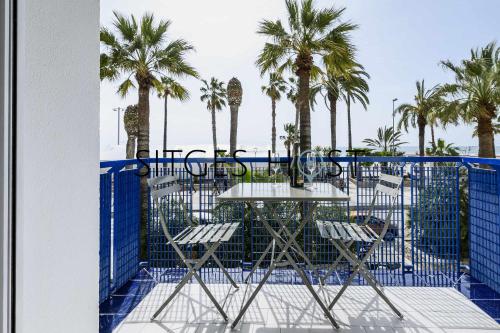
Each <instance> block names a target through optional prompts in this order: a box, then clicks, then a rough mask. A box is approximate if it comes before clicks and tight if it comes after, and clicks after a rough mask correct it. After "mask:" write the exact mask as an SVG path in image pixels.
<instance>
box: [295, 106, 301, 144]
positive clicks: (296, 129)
mask: <svg viewBox="0 0 500 333" xmlns="http://www.w3.org/2000/svg"><path fill="white" fill-rule="evenodd" d="M299 126H300V109H299V103H298V102H295V133H294V135H295V137H296V136H297V133H299Z"/></svg>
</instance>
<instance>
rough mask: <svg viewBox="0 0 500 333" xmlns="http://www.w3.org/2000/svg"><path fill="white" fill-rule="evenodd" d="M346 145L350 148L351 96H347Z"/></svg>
mask: <svg viewBox="0 0 500 333" xmlns="http://www.w3.org/2000/svg"><path fill="white" fill-rule="evenodd" d="M346 104H347V145H348V147H349V150H352V126H351V96H347V103H346Z"/></svg>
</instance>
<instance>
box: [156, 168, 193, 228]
mask: <svg viewBox="0 0 500 333" xmlns="http://www.w3.org/2000/svg"><path fill="white" fill-rule="evenodd" d="M178 179H179V178H178V177H177V176H174V175H167V176H159V177H154V178H150V179H148V185H149V187H150V189H151V197H152V198H153V200H154V203H155V205H156V208H157V209H159V210H161V211H159V214H158V215H159V217H160V222H161V223H162V227H166V224H167V221H166V220H167V219H166V217H165V212H164V211H163V210H162V209H161V205H160V203H159V199H162V198H166V197H168V195H170V194H176V193H177V194H179V199H178V201H179V204H180V206H181V209H182V212H183V215H184V218H185V219H186V222H187V224H188V225H189V226H192V225H193V222H192V221H191V218H190V216H189V212H188V210H187V207H186V204H185V203H184V200H183V198H182V194H181V193H180V192H181V186H180V185H179V183H178V182H177V181H178Z"/></svg>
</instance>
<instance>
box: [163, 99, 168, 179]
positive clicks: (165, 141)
mask: <svg viewBox="0 0 500 333" xmlns="http://www.w3.org/2000/svg"><path fill="white" fill-rule="evenodd" d="M167 99H168V92H167V91H165V100H164V102H163V103H164V106H163V107H164V115H163V158H167V152H166V150H167V110H168V109H167ZM165 168H167V163H163V169H165Z"/></svg>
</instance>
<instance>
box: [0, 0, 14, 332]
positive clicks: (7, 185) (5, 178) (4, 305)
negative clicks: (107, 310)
mask: <svg viewBox="0 0 500 333" xmlns="http://www.w3.org/2000/svg"><path fill="white" fill-rule="evenodd" d="M15 2H16V0H7V1H2V2H1V3H0V15H2V19H1V20H0V22H2V23H1V24H0V36H1V39H0V40H1V42H0V64H1V65H0V78H1V84H0V103H1V107H0V124H1V126H2V130H1V131H0V156H1V160H0V187H1V189H0V226H1V227H0V301H1V302H0V330H1V331H2V332H9V333H13V332H14V329H15V325H14V318H15V316H14V312H13V311H12V310H13V309H15V303H14V300H15V295H14V292H15V288H14V281H15V275H14V274H15V269H14V268H15V223H14V221H15V209H14V207H15V200H14V198H15V195H14V194H15V192H14V190H15V188H14V186H13V184H14V179H15V174H14V173H13V171H14V170H15V159H14V158H13V156H15V125H16V114H15V88H13V87H15V84H16V81H15V74H14V73H15V70H14V69H15V61H14V59H15V56H16V55H15V49H16V43H15V40H16V28H15V27H14V20H13V18H14V17H15V14H16V3H15Z"/></svg>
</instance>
